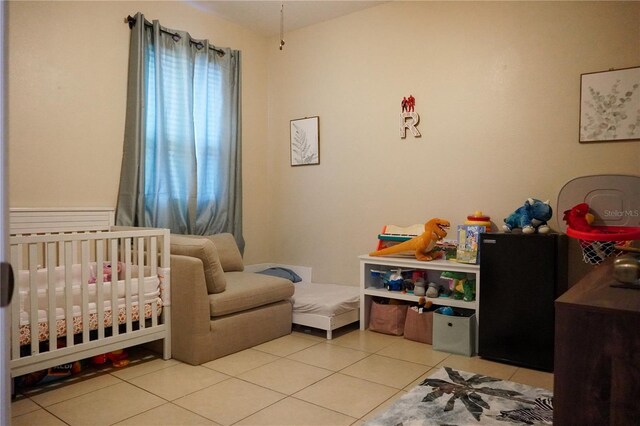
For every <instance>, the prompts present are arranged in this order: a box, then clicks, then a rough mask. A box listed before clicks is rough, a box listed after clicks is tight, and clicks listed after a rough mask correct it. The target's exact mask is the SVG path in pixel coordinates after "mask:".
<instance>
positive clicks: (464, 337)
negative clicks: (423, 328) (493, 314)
mask: <svg viewBox="0 0 640 426" xmlns="http://www.w3.org/2000/svg"><path fill="white" fill-rule="evenodd" d="M456 313H458V314H460V315H454V316H451V315H443V314H440V313H438V311H434V313H433V349H435V350H437V351H442V352H449V353H452V354H459V355H466V356H471V355H473V353H474V352H475V348H476V342H475V331H476V314H475V312H473V311H463V310H456Z"/></svg>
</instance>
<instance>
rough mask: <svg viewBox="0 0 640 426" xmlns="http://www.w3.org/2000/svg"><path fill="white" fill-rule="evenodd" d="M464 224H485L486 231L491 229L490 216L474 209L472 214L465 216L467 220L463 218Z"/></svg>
mask: <svg viewBox="0 0 640 426" xmlns="http://www.w3.org/2000/svg"><path fill="white" fill-rule="evenodd" d="M464 224H465V225H480V226H486V227H487V232H488V231H491V218H490V217H489V216H485V215H483V214H482V212H481V211H480V210H476V211H475V212H473V214H471V215H469V216H467V220H465V222H464Z"/></svg>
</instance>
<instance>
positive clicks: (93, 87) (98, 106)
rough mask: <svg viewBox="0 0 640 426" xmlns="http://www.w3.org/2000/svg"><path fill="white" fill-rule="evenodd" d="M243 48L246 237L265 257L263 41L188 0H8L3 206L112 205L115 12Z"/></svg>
mask: <svg viewBox="0 0 640 426" xmlns="http://www.w3.org/2000/svg"><path fill="white" fill-rule="evenodd" d="M138 11H140V12H142V13H144V14H145V17H146V18H147V19H148V20H153V19H157V20H159V21H160V22H161V24H162V25H164V26H166V27H169V28H175V29H180V30H185V31H189V32H190V34H191V35H192V36H193V37H195V38H203V39H204V38H206V39H209V40H211V41H212V42H213V43H215V44H216V45H219V46H230V47H232V48H234V49H239V50H241V51H242V61H243V71H242V84H243V87H242V90H243V100H242V103H243V129H242V131H243V157H244V158H243V159H244V166H245V172H244V176H243V177H244V193H245V196H244V200H245V217H244V226H245V236H246V239H247V253H246V255H247V256H248V258H249V259H251V258H257V259H259V260H262V259H261V258H260V256H268V250H269V244H268V243H269V242H270V238H268V236H266V233H267V232H268V231H269V228H267V227H265V226H264V222H265V221H266V222H269V220H270V219H269V218H270V214H271V209H270V205H271V204H270V200H269V196H268V193H269V188H270V185H269V179H268V174H267V173H266V163H265V162H264V161H263V158H264V156H265V153H266V150H267V147H268V146H267V144H266V140H265V134H266V132H267V103H266V102H267V77H266V76H267V74H266V64H267V62H266V58H267V54H268V51H267V48H266V46H267V44H266V40H264V38H262V37H259V36H257V35H256V34H254V33H253V32H252V31H250V30H248V29H245V28H242V27H240V26H238V25H236V24H232V23H230V22H228V21H225V20H223V19H220V18H218V17H216V16H213V15H210V14H207V13H206V12H204V11H202V10H199V9H197V8H196V7H195V6H193V5H191V4H189V3H187V2H177V1H171V2H122V1H115V2H95V1H84V2H80V1H72V2H28V1H20V2H10V3H9V35H8V39H9V163H10V164H9V166H10V167H9V175H10V206H11V207H34V206H50V207H62V206H63V207H66V206H81V207H87V206H100V207H102V206H113V207H115V205H116V201H117V194H118V182H119V176H120V162H121V160H122V137H123V132H124V120H125V105H126V84H127V61H128V52H129V28H128V27H127V25H125V24H124V17H125V16H127V15H133V14H135V13H136V12H138Z"/></svg>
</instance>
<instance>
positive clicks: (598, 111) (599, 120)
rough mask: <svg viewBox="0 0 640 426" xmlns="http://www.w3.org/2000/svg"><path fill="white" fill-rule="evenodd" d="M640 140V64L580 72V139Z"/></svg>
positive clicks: (604, 140) (601, 140) (603, 140)
mask: <svg viewBox="0 0 640 426" xmlns="http://www.w3.org/2000/svg"><path fill="white" fill-rule="evenodd" d="M629 140H640V67H633V68H624V69H619V70H611V71H601V72H592V73H587V74H582V75H581V79H580V142H581V143H587V142H611V141H629Z"/></svg>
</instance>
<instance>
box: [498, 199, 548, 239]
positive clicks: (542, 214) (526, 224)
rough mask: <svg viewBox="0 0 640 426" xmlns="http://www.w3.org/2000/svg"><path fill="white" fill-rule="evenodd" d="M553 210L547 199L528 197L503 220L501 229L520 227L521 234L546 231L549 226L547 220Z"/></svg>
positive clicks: (508, 229)
mask: <svg viewBox="0 0 640 426" xmlns="http://www.w3.org/2000/svg"><path fill="white" fill-rule="evenodd" d="M552 215H553V210H552V209H551V206H550V205H549V201H540V200H537V199H535V198H529V199H528V200H527V201H525V203H524V205H523V206H522V207H518V209H516V211H514V212H513V213H511V214H510V215H509V216H508V217H507V218H506V219H505V220H504V225H502V229H503V230H504V232H511V231H512V230H513V229H517V228H521V229H522V233H523V234H534V233H535V232H538V233H540V234H546V233H548V232H549V231H550V230H551V228H549V226H548V225H547V221H549V220H550V219H551V216H552Z"/></svg>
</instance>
